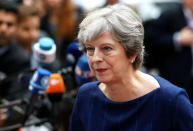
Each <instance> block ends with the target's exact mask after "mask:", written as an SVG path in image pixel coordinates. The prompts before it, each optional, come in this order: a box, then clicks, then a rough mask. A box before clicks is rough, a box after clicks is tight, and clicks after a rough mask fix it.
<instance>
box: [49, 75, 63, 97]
mask: <svg viewBox="0 0 193 131" xmlns="http://www.w3.org/2000/svg"><path fill="white" fill-rule="evenodd" d="M65 90H66V87H65V85H64V81H63V79H62V76H61V75H60V74H58V73H53V74H51V75H50V79H49V82H48V88H47V89H46V93H48V94H55V93H63V92H64V91H65Z"/></svg>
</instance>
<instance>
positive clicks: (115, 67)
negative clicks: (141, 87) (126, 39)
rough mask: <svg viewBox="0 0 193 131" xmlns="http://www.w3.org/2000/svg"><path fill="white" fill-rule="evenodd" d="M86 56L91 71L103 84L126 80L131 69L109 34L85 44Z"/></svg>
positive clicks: (123, 51) (118, 45) (128, 61)
mask: <svg viewBox="0 0 193 131" xmlns="http://www.w3.org/2000/svg"><path fill="white" fill-rule="evenodd" d="M86 55H87V58H88V63H89V66H90V68H91V71H92V72H93V74H94V75H95V76H96V78H97V79H98V80H99V81H100V82H103V83H112V82H118V81H120V80H122V79H123V78H126V75H128V72H129V69H131V67H132V65H131V64H130V59H129V58H128V57H127V56H126V53H125V50H124V48H123V46H122V45H121V44H120V43H119V42H118V41H116V40H115V39H113V37H112V36H111V34H110V33H104V34H102V35H101V36H100V37H99V38H97V39H96V40H94V41H91V42H88V43H86Z"/></svg>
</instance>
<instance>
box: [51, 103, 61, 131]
mask: <svg viewBox="0 0 193 131" xmlns="http://www.w3.org/2000/svg"><path fill="white" fill-rule="evenodd" d="M59 115H60V114H59V103H58V102H52V115H51V123H52V126H53V129H52V131H57V130H58V129H59V125H60V116H59Z"/></svg>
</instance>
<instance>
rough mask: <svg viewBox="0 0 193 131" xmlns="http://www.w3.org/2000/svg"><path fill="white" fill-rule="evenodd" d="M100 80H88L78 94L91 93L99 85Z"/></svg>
mask: <svg viewBox="0 0 193 131" xmlns="http://www.w3.org/2000/svg"><path fill="white" fill-rule="evenodd" d="M98 84H99V82H98V81H95V82H88V83H86V84H83V85H82V86H81V87H80V89H79V91H78V94H84V93H89V92H91V91H93V90H95V89H96V87H97V86H98Z"/></svg>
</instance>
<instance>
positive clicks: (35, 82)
mask: <svg viewBox="0 0 193 131" xmlns="http://www.w3.org/2000/svg"><path fill="white" fill-rule="evenodd" d="M50 74H51V72H50V71H49V70H46V69H44V68H38V69H37V70H36V71H35V73H34V74H33V76H32V78H31V80H30V86H29V90H30V91H32V92H37V91H39V90H43V91H45V90H46V89H47V87H48V81H49V77H50Z"/></svg>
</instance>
